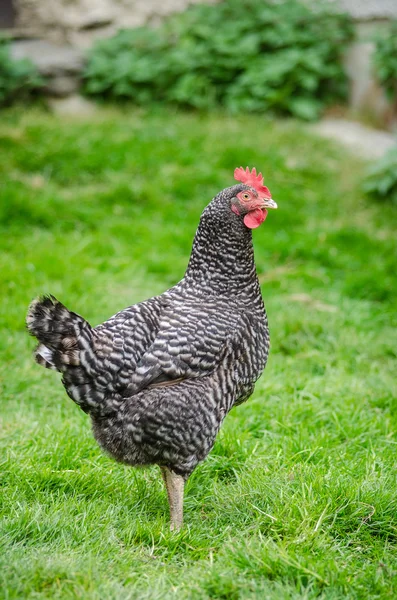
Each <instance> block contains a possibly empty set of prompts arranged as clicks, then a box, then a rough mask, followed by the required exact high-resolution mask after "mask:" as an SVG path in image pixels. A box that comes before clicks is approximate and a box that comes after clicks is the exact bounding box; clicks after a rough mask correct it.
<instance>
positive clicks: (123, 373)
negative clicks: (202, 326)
mask: <svg viewBox="0 0 397 600" xmlns="http://www.w3.org/2000/svg"><path fill="white" fill-rule="evenodd" d="M162 306H163V300H162V297H161V296H155V297H153V298H150V299H149V300H146V301H145V302H140V303H139V304H134V305H133V306H130V307H129V308H126V309H125V310H123V311H121V312H119V313H117V314H116V315H114V316H113V317H111V318H110V319H109V320H108V321H105V323H102V324H101V325H98V326H97V327H95V328H94V336H95V337H94V348H95V355H96V357H97V359H98V360H97V363H96V365H95V366H96V369H95V370H96V376H97V377H98V383H99V384H100V385H102V386H106V387H107V386H111V387H113V388H114V389H120V388H123V387H124V386H126V385H127V384H128V383H129V382H130V381H131V377H132V374H133V373H134V371H135V369H136V367H137V365H138V364H139V362H140V360H141V359H142V357H143V356H144V355H145V352H147V351H148V349H149V348H150V347H151V345H152V344H153V341H154V340H155V338H156V335H157V333H158V330H159V326H160V318H161V312H162Z"/></svg>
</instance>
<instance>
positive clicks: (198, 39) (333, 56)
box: [84, 0, 352, 120]
mask: <svg viewBox="0 0 397 600" xmlns="http://www.w3.org/2000/svg"><path fill="white" fill-rule="evenodd" d="M351 37H352V25H351V21H350V18H349V17H348V16H347V15H342V14H339V13H336V12H334V11H331V9H330V7H329V5H324V4H323V3H319V4H318V5H316V7H314V9H313V6H310V5H307V4H306V3H303V2H300V1H299V0H286V1H285V2H282V3H278V2H277V3H276V2H266V3H265V2H262V0H243V1H241V0H228V1H227V2H221V3H220V4H216V5H205V4H203V5H196V6H192V7H190V8H189V9H188V10H187V11H185V12H183V13H181V14H177V15H174V16H173V17H171V18H169V19H168V20H166V21H165V22H164V23H163V24H162V25H161V26H160V27H158V28H156V29H153V28H150V27H141V28H138V29H133V30H124V31H120V32H119V33H118V34H117V35H115V36H114V37H112V38H110V39H106V40H101V41H99V42H98V43H97V44H96V45H95V46H94V48H93V49H92V51H91V52H90V55H89V59H88V64H87V68H86V70H85V73H84V80H85V85H84V90H85V92H86V93H87V94H89V95H92V96H97V97H101V98H103V97H106V98H110V99H114V100H131V101H133V102H134V103H135V104H141V105H146V104H148V103H150V102H164V101H165V102H169V103H172V104H176V105H178V106H181V107H188V108H196V109H208V108H212V107H215V106H219V105H222V106H225V107H226V108H228V109H229V110H230V111H232V112H264V111H266V112H269V111H270V112H273V113H277V114H284V115H293V116H296V117H299V118H303V119H308V120H311V119H314V118H316V117H318V115H319V113H320V111H321V110H322V109H323V108H324V107H325V106H326V105H328V104H330V103H332V102H335V101H336V100H340V99H343V98H344V97H345V95H346V92H347V84H346V82H347V80H346V75H345V73H344V70H343V67H342V56H343V52H344V50H345V48H346V45H347V43H348V42H349V40H350V39H351Z"/></svg>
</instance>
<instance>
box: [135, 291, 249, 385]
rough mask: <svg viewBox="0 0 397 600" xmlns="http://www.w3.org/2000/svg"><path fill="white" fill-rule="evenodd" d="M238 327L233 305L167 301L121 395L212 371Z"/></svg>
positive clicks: (225, 351)
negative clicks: (149, 342) (157, 323)
mask: <svg viewBox="0 0 397 600" xmlns="http://www.w3.org/2000/svg"><path fill="white" fill-rule="evenodd" d="M238 327H239V317H238V316H237V313H236V311H235V310H234V309H233V307H232V306H231V307H228V306H226V305H225V306H223V307H222V309H220V306H219V303H216V302H208V301H207V302H206V303H205V305H203V302H202V300H201V301H200V302H199V301H195V300H189V301H186V300H184V301H183V302H180V303H179V302H176V301H173V302H170V303H168V304H167V305H165V306H164V307H163V309H162V312H161V318H160V323H159V328H158V331H157V334H156V335H155V337H154V339H153V341H152V343H151V345H150V347H149V348H148V349H147V351H146V352H145V353H144V354H143V355H142V356H141V358H140V360H139V361H138V362H137V364H136V368H135V370H134V372H133V373H132V375H131V380H130V383H129V384H128V386H127V388H126V390H125V392H124V395H125V396H131V395H133V394H135V393H137V392H139V391H141V390H142V389H144V388H145V387H147V386H148V385H155V384H160V383H161V384H163V385H164V384H167V383H173V382H175V381H179V380H181V379H186V378H196V377H203V376H205V375H208V374H209V373H211V372H212V371H213V370H214V369H215V368H216V366H217V365H218V364H219V363H220V361H221V360H222V358H223V356H224V355H225V354H227V352H228V351H229V350H230V345H231V343H232V341H233V338H234V337H235V334H236V331H237V330H238Z"/></svg>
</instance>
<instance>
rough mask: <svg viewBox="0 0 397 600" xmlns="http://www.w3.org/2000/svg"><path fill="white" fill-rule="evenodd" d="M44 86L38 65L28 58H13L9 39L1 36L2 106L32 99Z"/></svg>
mask: <svg viewBox="0 0 397 600" xmlns="http://www.w3.org/2000/svg"><path fill="white" fill-rule="evenodd" d="M43 86H44V80H43V78H42V77H41V76H40V75H39V73H38V72H37V69H36V67H35V66H34V65H33V64H32V63H31V62H30V61H29V60H27V59H21V60H16V59H14V58H12V57H11V56H10V49H9V46H8V43H7V40H6V39H4V38H0V107H1V106H6V105H9V104H12V103H14V102H17V101H27V100H31V99H32V97H34V96H35V95H37V94H38V93H40V91H41V90H42V88H43Z"/></svg>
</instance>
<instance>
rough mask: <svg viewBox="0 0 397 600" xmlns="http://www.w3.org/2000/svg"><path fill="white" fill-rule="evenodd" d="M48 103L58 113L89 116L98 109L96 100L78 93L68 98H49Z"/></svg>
mask: <svg viewBox="0 0 397 600" xmlns="http://www.w3.org/2000/svg"><path fill="white" fill-rule="evenodd" d="M48 105H49V107H50V109H51V110H52V111H53V112H54V113H56V114H57V115H67V116H81V117H89V116H91V115H92V114H93V113H95V111H96V110H97V105H96V104H95V103H94V102H92V101H91V100H87V98H83V96H79V95H78V94H74V95H73V96H69V97H68V98H49V99H48Z"/></svg>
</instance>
